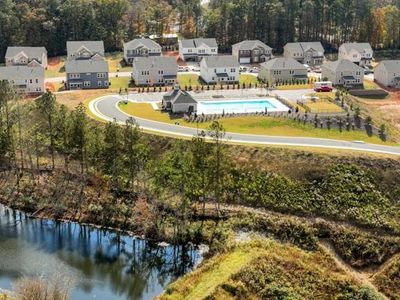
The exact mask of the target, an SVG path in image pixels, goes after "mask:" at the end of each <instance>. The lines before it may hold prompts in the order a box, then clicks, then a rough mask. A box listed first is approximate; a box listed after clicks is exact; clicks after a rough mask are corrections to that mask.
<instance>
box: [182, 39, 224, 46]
mask: <svg viewBox="0 0 400 300" xmlns="http://www.w3.org/2000/svg"><path fill="white" fill-rule="evenodd" d="M181 43H182V46H183V47H184V48H197V47H199V46H200V45H201V44H205V45H207V46H208V47H210V48H216V47H218V44H217V40H216V39H214V38H197V39H189V40H181Z"/></svg>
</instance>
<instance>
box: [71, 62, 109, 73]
mask: <svg viewBox="0 0 400 300" xmlns="http://www.w3.org/2000/svg"><path fill="white" fill-rule="evenodd" d="M65 72H66V73H105V72H108V63H107V61H106V60H96V59H81V60H68V61H66V62H65Z"/></svg>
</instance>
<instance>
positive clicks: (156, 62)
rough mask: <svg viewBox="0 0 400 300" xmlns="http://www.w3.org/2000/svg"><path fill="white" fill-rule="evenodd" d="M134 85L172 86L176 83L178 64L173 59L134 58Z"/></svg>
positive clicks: (158, 57)
mask: <svg viewBox="0 0 400 300" xmlns="http://www.w3.org/2000/svg"><path fill="white" fill-rule="evenodd" d="M132 67H133V69H132V80H133V82H134V83H135V85H138V86H140V85H173V84H175V83H176V81H177V75H178V63H177V62H176V58H174V57H166V56H149V57H136V58H135V59H134V60H133V62H132Z"/></svg>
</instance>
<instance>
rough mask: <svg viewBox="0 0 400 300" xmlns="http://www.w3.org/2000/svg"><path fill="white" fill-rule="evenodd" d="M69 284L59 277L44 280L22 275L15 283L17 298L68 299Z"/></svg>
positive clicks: (40, 299)
mask: <svg viewBox="0 0 400 300" xmlns="http://www.w3.org/2000/svg"><path fill="white" fill-rule="evenodd" d="M70 290H71V284H70V281H69V280H66V279H62V278H60V277H56V278H53V279H52V280H46V279H44V278H42V277H23V278H21V279H19V280H18V281H17V282H16V284H15V295H16V297H17V299H18V300H68V299H69V298H70V297H69V296H70Z"/></svg>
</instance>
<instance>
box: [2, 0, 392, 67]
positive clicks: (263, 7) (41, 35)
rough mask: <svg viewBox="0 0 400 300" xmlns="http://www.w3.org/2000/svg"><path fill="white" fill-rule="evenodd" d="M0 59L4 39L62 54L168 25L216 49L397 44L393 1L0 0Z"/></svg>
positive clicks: (110, 46)
mask: <svg viewBox="0 0 400 300" xmlns="http://www.w3.org/2000/svg"><path fill="white" fill-rule="evenodd" d="M0 7H1V10H0V57H1V58H0V59H1V60H2V59H3V56H4V53H5V50H6V48H7V46H10V45H31V46H45V47H46V48H47V49H48V51H49V55H50V56H55V55H61V54H64V53H65V43H66V41H68V40H86V39H89V40H95V39H101V40H104V42H105V46H106V50H108V51H112V50H119V49H121V47H122V43H123V41H124V40H127V39H130V38H133V37H137V36H143V35H151V34H156V35H159V36H161V35H162V34H163V33H170V32H176V33H178V34H179V35H180V36H182V37H185V38H190V37H196V36H207V37H216V38H217V39H218V42H219V44H220V45H221V49H229V46H230V45H231V44H232V43H236V42H238V41H240V40H243V39H260V40H262V41H264V42H266V43H267V44H269V45H270V46H271V47H273V48H275V49H276V50H278V51H279V50H281V49H282V46H283V45H284V44H285V43H286V42H291V41H310V40H320V41H322V42H323V44H324V45H325V47H326V48H327V50H328V51H329V50H334V49H336V48H337V47H338V45H340V44H341V43H343V42H345V41H369V42H371V44H372V45H373V47H375V48H399V46H400V1H399V0H379V1H374V0H362V1H361V0H307V1H302V0H211V1H210V2H209V3H208V5H201V4H200V0H132V1H128V0H99V1H95V0H31V1H27V0H0Z"/></svg>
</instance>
